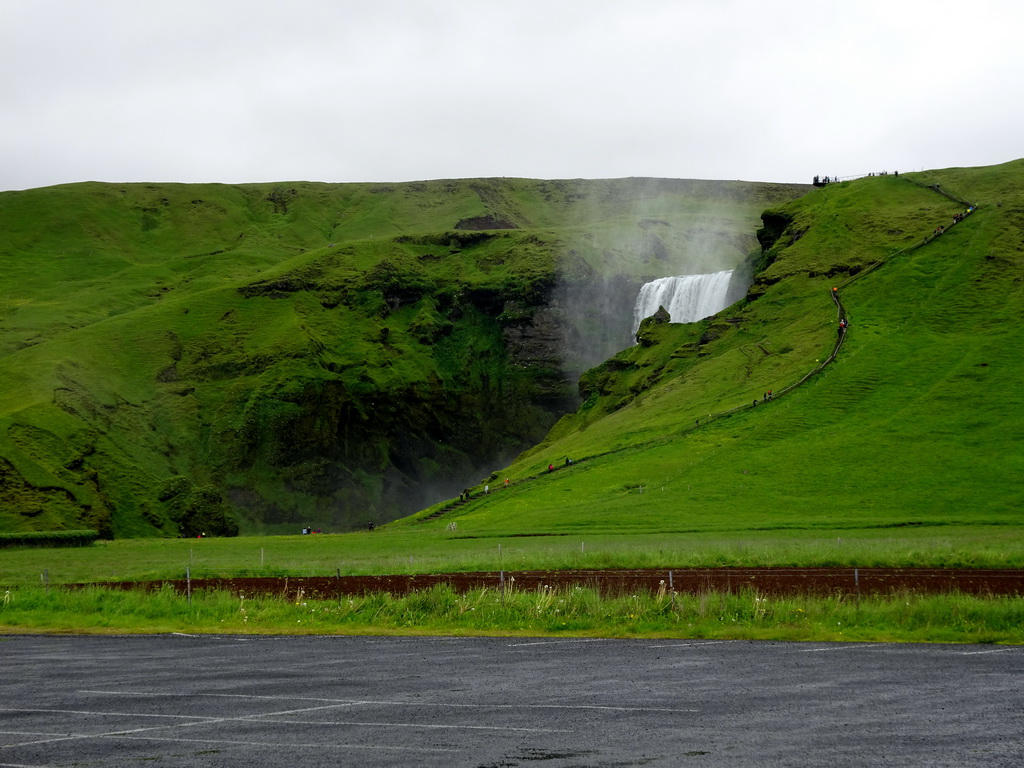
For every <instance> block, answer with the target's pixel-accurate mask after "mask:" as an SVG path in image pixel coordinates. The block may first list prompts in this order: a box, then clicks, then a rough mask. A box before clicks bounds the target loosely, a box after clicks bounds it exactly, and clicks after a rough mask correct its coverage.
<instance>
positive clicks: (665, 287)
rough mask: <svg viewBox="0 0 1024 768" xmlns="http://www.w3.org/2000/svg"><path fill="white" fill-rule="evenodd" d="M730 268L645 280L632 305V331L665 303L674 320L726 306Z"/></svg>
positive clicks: (685, 319) (699, 317)
mask: <svg viewBox="0 0 1024 768" xmlns="http://www.w3.org/2000/svg"><path fill="white" fill-rule="evenodd" d="M732 272H733V271H732V270H731V269H729V270H726V271H724V272H714V273H712V274H710V275H681V276H679V277H662V278H659V279H657V280H652V281H651V282H649V283H644V284H643V285H642V286H640V293H639V294H637V297H636V306H635V307H634V308H633V332H634V333H635V332H636V330H637V329H638V328H639V327H640V321H641V320H643V319H644V318H646V317H650V316H651V315H653V314H654V313H655V312H657V311H658V307H664V308H665V309H666V310H668V313H669V315H671V317H672V320H671V322H673V323H693V322H696V321H697V320H703V319H704V318H705V317H711V315H713V314H715V313H716V312H720V311H722V310H723V309H725V308H726V307H727V306H729V303H730V302H729V299H728V296H729V282H730V281H731V279H732Z"/></svg>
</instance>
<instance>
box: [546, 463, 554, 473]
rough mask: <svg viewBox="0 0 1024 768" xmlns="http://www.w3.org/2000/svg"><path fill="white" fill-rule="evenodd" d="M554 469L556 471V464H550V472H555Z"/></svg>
mask: <svg viewBox="0 0 1024 768" xmlns="http://www.w3.org/2000/svg"><path fill="white" fill-rule="evenodd" d="M554 471H555V465H554V464H548V472H554Z"/></svg>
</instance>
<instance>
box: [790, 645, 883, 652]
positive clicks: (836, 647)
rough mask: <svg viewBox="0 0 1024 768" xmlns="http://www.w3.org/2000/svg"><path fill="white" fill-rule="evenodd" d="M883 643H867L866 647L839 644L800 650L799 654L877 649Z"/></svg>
mask: <svg viewBox="0 0 1024 768" xmlns="http://www.w3.org/2000/svg"><path fill="white" fill-rule="evenodd" d="M883 645H885V643H868V644H867V645H859V644H852V643H851V644H847V643H839V644H838V645H833V646H829V647H828V648H801V649H800V653H824V652H826V651H859V650H861V649H862V648H879V647H881V646H883Z"/></svg>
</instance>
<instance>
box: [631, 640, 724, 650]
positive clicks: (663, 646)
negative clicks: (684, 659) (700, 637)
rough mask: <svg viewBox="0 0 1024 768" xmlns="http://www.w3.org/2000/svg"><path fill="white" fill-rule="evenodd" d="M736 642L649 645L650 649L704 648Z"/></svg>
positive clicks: (714, 641) (716, 641) (718, 641)
mask: <svg viewBox="0 0 1024 768" xmlns="http://www.w3.org/2000/svg"><path fill="white" fill-rule="evenodd" d="M735 642H736V641H735V640H708V641H706V642H697V643H670V644H668V645H648V646H647V647H648V648H703V647H704V646H705V645H724V644H726V643H735Z"/></svg>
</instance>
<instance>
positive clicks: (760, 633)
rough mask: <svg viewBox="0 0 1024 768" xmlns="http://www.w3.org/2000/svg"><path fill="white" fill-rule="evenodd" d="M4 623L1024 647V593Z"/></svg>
mask: <svg viewBox="0 0 1024 768" xmlns="http://www.w3.org/2000/svg"><path fill="white" fill-rule="evenodd" d="M0 630H3V631H8V632H10V631H17V632H34V631H45V632H66V633H89V634H96V633H122V632H130V633H146V632H169V631H180V632H211V633H248V634H349V635H352V634H389V635H396V634H397V635H403V634H404V635H535V636H560V635H564V636H570V637H571V636H590V637H617V638H629V637H677V638H715V639H749V640H754V639H758V640H804V641H810V640H813V641H900V642H950V643H1011V644H1018V643H1024V597H978V596H972V595H964V594H957V593H954V594H946V595H920V594H916V593H910V592H907V593H902V594H895V595H891V596H886V597H879V596H871V597H863V598H861V599H857V598H854V597H848V596H834V597H812V596H799V597H769V596H766V595H763V594H761V593H759V592H757V591H753V590H750V591H746V592H741V593H737V594H727V593H720V592H706V593H702V594H696V595H682V594H673V593H672V592H670V591H669V590H667V589H665V588H664V586H663V588H662V589H661V590H659V591H658V592H657V593H655V594H624V595H619V596H602V595H600V594H599V593H597V592H596V591H595V590H592V589H587V588H581V587H572V588H568V589H553V588H550V587H541V588H539V589H537V590H535V591H517V590H512V589H506V590H500V589H479V590H475V591H472V592H468V593H465V594H460V593H457V592H455V591H454V590H453V589H452V588H451V587H450V586H448V585H439V586H436V587H433V588H431V589H428V590H423V591H420V592H416V593H412V594H410V595H407V596H401V597H399V596H392V595H389V594H386V593H375V594H369V595H364V596H351V597H346V598H343V599H337V600H308V599H306V597H305V595H304V594H303V593H302V592H301V591H297V592H295V593H294V594H289V595H288V596H287V597H252V598H250V597H238V596H235V595H233V594H231V593H229V592H224V591H202V592H198V593H196V594H194V595H192V598H191V601H189V600H188V599H187V598H186V597H185V596H182V595H179V594H176V593H175V592H173V591H172V590H171V589H169V588H164V589H163V590H160V591H157V592H151V593H143V592H123V591H118V590H108V589H102V588H88V589H81V590H66V589H56V588H54V589H50V590H46V589H43V588H35V587H32V588H19V589H13V590H8V591H6V592H5V593H4V594H3V595H2V596H0Z"/></svg>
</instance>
